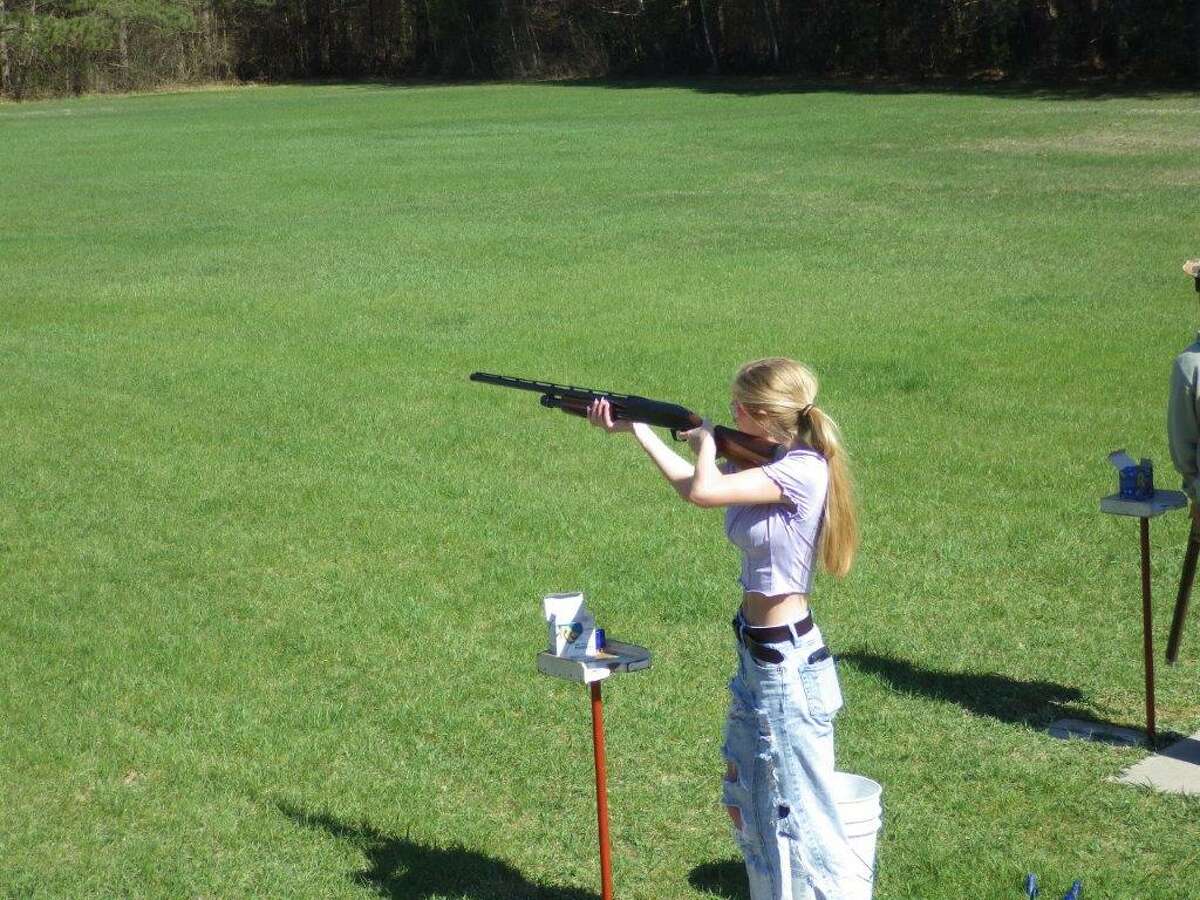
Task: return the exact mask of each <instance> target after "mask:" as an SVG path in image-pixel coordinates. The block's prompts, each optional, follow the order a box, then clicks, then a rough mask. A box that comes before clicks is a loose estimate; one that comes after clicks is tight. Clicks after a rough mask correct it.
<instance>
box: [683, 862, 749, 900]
mask: <svg viewBox="0 0 1200 900" xmlns="http://www.w3.org/2000/svg"><path fill="white" fill-rule="evenodd" d="M688 883H689V884H690V885H691V886H692V887H694V888H695V889H696V890H698V891H707V892H708V893H710V894H712V895H713V896H714V897H720V898H722V900H750V883H749V882H748V881H747V880H746V864H745V863H744V862H742V861H741V860H740V859H727V860H725V861H724V862H715V863H705V864H704V865H702V866H696V868H694V869H692V871H691V872H689V873H688Z"/></svg>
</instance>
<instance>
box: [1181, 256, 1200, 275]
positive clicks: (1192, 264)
mask: <svg viewBox="0 0 1200 900" xmlns="http://www.w3.org/2000/svg"><path fill="white" fill-rule="evenodd" d="M1183 271H1185V272H1187V273H1188V274H1189V275H1191V276H1192V277H1193V278H1200V259H1189V260H1188V261H1187V262H1185V263H1184V264H1183Z"/></svg>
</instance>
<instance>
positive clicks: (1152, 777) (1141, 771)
mask: <svg viewBox="0 0 1200 900" xmlns="http://www.w3.org/2000/svg"><path fill="white" fill-rule="evenodd" d="M1117 781H1119V782H1121V783H1122V784H1136V785H1140V786H1142V787H1150V788H1154V789H1155V790H1156V791H1164V792H1165V793H1168V794H1188V795H1191V796H1195V797H1200V731H1198V732H1196V733H1195V734H1193V735H1192V736H1191V737H1188V738H1184V739H1183V740H1182V741H1178V742H1177V743H1174V744H1172V745H1171V746H1170V747H1168V748H1167V749H1166V750H1164V751H1163V752H1162V753H1155V754H1154V755H1153V756H1147V757H1146V758H1145V759H1143V760H1142V761H1141V762H1139V763H1136V764H1135V765H1132V766H1130V767H1129V768H1128V769H1126V770H1125V771H1124V772H1122V773H1121V774H1120V775H1119V776H1117Z"/></svg>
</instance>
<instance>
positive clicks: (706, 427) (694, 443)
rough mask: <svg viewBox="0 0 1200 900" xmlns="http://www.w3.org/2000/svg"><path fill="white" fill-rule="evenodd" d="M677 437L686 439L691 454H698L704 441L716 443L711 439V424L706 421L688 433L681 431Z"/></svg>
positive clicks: (714, 439)
mask: <svg viewBox="0 0 1200 900" xmlns="http://www.w3.org/2000/svg"><path fill="white" fill-rule="evenodd" d="M679 436H680V437H682V438H686V439H687V442H688V446H689V447H691V448H692V452H693V453H699V452H700V448H701V447H703V446H704V442H705V441H716V438H714V437H713V424H712V422H710V421H708V419H705V420H704V421H703V422H701V423H700V425H699V426H698V427H696V428H693V429H691V430H690V431H681V432H680V433H679Z"/></svg>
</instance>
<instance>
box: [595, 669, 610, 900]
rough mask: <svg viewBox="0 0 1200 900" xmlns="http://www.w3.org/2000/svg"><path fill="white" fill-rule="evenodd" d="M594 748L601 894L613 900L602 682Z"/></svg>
mask: <svg viewBox="0 0 1200 900" xmlns="http://www.w3.org/2000/svg"><path fill="white" fill-rule="evenodd" d="M592 747H593V749H594V750H595V756H596V818H597V819H598V822H599V826H600V893H601V897H602V900H612V895H613V884H612V846H611V844H610V843H609V838H608V776H607V775H606V774H605V766H606V762H605V759H604V705H603V703H602V702H601V700H600V682H599V681H593V682H592Z"/></svg>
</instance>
